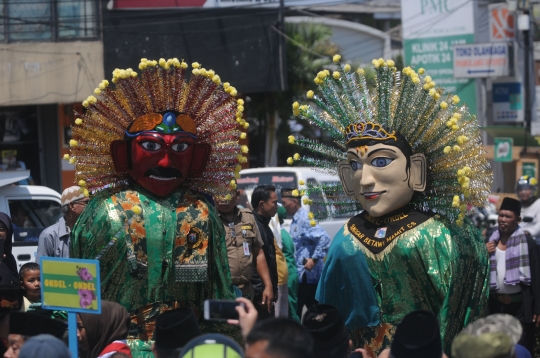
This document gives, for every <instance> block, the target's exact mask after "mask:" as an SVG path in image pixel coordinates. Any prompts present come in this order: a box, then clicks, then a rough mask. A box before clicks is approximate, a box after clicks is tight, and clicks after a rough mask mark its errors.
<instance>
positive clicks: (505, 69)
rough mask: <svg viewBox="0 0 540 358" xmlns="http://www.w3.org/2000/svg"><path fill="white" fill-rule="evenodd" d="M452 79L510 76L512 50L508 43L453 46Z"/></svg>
mask: <svg viewBox="0 0 540 358" xmlns="http://www.w3.org/2000/svg"><path fill="white" fill-rule="evenodd" d="M453 51H454V77H455V78H482V77H501V76H512V75H513V73H512V69H513V54H514V49H513V46H511V43H508V42H493V43H478V44H463V45H455V46H454V47H453Z"/></svg>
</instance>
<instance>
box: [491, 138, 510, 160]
mask: <svg viewBox="0 0 540 358" xmlns="http://www.w3.org/2000/svg"><path fill="white" fill-rule="evenodd" d="M513 146H514V139H513V138H495V155H494V159H495V161H496V162H511V161H512V149H513Z"/></svg>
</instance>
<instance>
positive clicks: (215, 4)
mask: <svg viewBox="0 0 540 358" xmlns="http://www.w3.org/2000/svg"><path fill="white" fill-rule="evenodd" d="M347 2H351V3H353V1H345V3H347ZM334 3H335V4H336V5H337V4H343V1H337V0H336V1H335V2H332V1H330V2H329V1H326V0H285V6H286V7H289V6H310V5H332V4H334ZM243 6H247V7H256V6H261V7H272V8H278V7H279V0H152V1H148V0H114V1H113V9H117V10H124V9H165V8H179V9H181V8H220V7H243Z"/></svg>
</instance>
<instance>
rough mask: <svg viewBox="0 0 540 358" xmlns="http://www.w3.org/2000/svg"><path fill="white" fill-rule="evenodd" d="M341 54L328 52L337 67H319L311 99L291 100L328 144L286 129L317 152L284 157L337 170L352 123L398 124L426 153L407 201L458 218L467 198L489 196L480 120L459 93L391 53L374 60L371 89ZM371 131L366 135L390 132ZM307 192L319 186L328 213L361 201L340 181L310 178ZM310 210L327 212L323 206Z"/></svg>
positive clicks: (475, 202) (389, 127)
mask: <svg viewBox="0 0 540 358" xmlns="http://www.w3.org/2000/svg"><path fill="white" fill-rule="evenodd" d="M340 60H341V56H339V55H336V56H334V62H335V63H337V64H338V65H339V68H340V70H339V71H334V72H333V73H332V74H331V73H330V72H329V71H328V70H324V71H321V72H319V73H318V74H317V77H316V78H315V83H316V84H317V85H318V91H317V94H315V93H314V92H313V91H308V92H307V97H308V98H309V99H310V100H311V101H313V102H314V103H315V104H316V106H313V105H299V104H298V102H295V103H294V104H293V112H294V114H295V115H296V116H299V117H300V118H302V119H305V120H307V121H308V122H309V123H310V124H312V125H315V126H317V127H319V128H320V129H321V130H323V131H324V132H325V133H327V134H328V135H329V136H330V137H331V138H332V139H333V144H332V145H329V144H325V143H320V142H319V141H317V140H312V139H305V138H295V137H293V136H291V137H289V143H291V144H295V145H298V146H300V147H303V148H306V149H309V150H310V151H311V152H313V153H316V154H317V159H315V158H313V157H309V156H302V157H300V156H299V155H295V157H293V158H289V159H288V160H287V162H288V163H289V164H292V163H293V162H294V161H299V162H303V163H305V164H308V165H310V166H312V167H314V168H318V169H320V170H323V171H326V172H329V173H332V174H337V163H338V162H339V161H340V160H344V159H346V151H347V145H346V144H347V141H348V138H350V137H351V135H352V134H351V132H350V131H351V128H356V130H358V128H360V129H362V130H366V131H367V130H368V129H369V130H371V131H374V130H375V131H376V130H379V131H380V130H383V131H390V132H391V131H396V132H398V133H400V134H401V135H402V136H403V137H404V138H405V139H406V140H407V141H408V143H409V144H410V145H411V147H412V150H413V152H414V153H423V154H424V155H425V156H426V159H427V168H428V169H427V179H426V180H427V184H426V189H425V191H424V192H421V193H420V192H417V193H415V195H414V196H413V199H412V201H411V205H413V206H414V207H415V208H417V209H418V210H422V211H433V212H435V213H438V214H441V215H445V216H447V217H449V218H450V219H451V220H455V221H456V222H457V223H458V224H462V222H463V219H464V217H465V214H466V211H467V209H468V208H469V206H484V205H485V204H486V203H487V196H488V194H489V192H490V188H491V183H492V181H493V173H492V171H491V168H490V165H489V163H488V161H487V159H486V157H485V152H484V150H483V148H482V142H481V135H480V128H479V126H478V122H477V121H476V118H475V116H474V115H471V114H470V113H469V111H468V109H467V107H466V106H465V105H459V102H460V99H459V97H458V96H453V95H451V94H448V93H445V92H444V90H443V89H442V88H436V87H435V86H436V84H435V82H434V81H433V80H432V79H431V77H430V76H425V75H424V70H423V69H419V70H418V71H417V72H416V71H414V70H413V69H412V68H410V67H407V68H405V69H403V71H401V72H400V71H397V70H396V68H395V65H394V62H393V61H392V60H388V61H384V60H383V59H378V60H373V65H374V66H375V72H376V86H375V90H374V92H373V93H371V92H370V90H369V89H368V87H367V82H366V77H365V74H364V70H363V69H361V68H359V69H358V70H356V71H352V70H351V66H350V65H348V64H345V65H344V64H341V63H340ZM350 125H353V126H351V127H349V126H350ZM348 127H349V129H348ZM370 133H371V132H365V133H364V135H368V136H369V135H373V136H375V135H388V134H389V133H388V132H386V134H385V133H382V132H381V133H379V134H373V133H374V132H373V133H371V134H370ZM353 134H355V135H356V133H353ZM305 193H306V195H309V194H312V193H318V194H320V193H324V194H325V195H326V196H327V198H328V200H329V201H330V202H331V203H332V204H333V205H334V208H335V209H336V210H334V214H338V215H342V214H345V213H346V212H350V213H352V212H355V211H357V210H358V209H359V204H358V203H357V202H355V201H353V200H352V199H349V198H347V197H346V196H345V194H344V192H343V190H342V189H341V187H340V185H339V184H336V185H331V186H328V185H326V186H316V185H311V186H308V187H307V188H306V189H305ZM310 202H313V201H311V200H310V199H307V203H310ZM314 216H315V218H317V219H324V218H325V216H324V214H323V213H315V215H314Z"/></svg>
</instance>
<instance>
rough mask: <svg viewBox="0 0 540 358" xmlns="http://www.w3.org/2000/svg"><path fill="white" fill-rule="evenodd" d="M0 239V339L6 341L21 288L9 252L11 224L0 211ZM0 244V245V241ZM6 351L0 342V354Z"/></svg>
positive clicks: (20, 299)
mask: <svg viewBox="0 0 540 358" xmlns="http://www.w3.org/2000/svg"><path fill="white" fill-rule="evenodd" d="M0 240H3V241H4V243H3V249H4V250H3V253H0V289H1V292H0V301H2V302H1V303H2V304H1V305H0V306H1V307H2V308H0V341H7V335H8V333H9V332H8V331H9V329H8V326H9V323H8V320H7V313H8V312H9V310H10V309H13V310H16V309H19V308H20V307H21V305H22V299H23V296H22V288H21V282H20V280H19V274H18V271H17V263H16V261H15V257H14V256H13V254H12V253H11V249H12V247H13V225H12V223H11V218H10V217H9V216H8V215H7V214H6V213H2V212H0ZM0 245H2V243H1V241H0ZM5 352H6V347H5V344H0V354H1V355H2V356H3V355H4V353H5Z"/></svg>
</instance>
